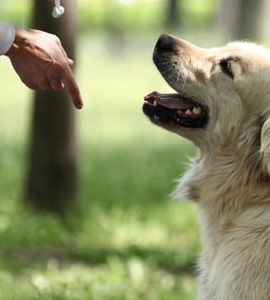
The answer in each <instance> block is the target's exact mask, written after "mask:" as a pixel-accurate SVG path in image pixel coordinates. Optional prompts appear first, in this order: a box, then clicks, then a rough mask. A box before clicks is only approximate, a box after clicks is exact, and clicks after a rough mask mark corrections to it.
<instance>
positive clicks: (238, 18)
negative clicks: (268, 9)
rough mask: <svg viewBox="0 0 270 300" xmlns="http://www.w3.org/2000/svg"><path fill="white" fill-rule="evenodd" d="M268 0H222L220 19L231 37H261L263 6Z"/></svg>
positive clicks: (253, 38) (250, 38) (249, 38)
mask: <svg viewBox="0 0 270 300" xmlns="http://www.w3.org/2000/svg"><path fill="white" fill-rule="evenodd" d="M266 1H268V0H256V1H255V0H222V1H221V6H220V20H221V26H222V28H223V29H224V28H225V30H226V32H227V34H228V35H229V38H231V39H248V40H256V39H258V38H261V33H262V32H261V29H262V28H261V26H262V22H261V20H262V18H263V6H264V3H265V2H266Z"/></svg>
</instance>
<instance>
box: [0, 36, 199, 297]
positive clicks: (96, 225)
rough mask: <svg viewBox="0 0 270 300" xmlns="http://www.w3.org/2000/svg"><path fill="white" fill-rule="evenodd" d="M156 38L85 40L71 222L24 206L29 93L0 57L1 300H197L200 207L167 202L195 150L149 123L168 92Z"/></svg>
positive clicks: (80, 67)
mask: <svg viewBox="0 0 270 300" xmlns="http://www.w3.org/2000/svg"><path fill="white" fill-rule="evenodd" d="M117 39H119V40H117ZM155 39H156V36H155V35H151V36H149V37H147V38H146V37H133V38H132V39H130V38H129V37H127V36H122V37H119V36H118V37H115V39H112V37H111V36H110V37H109V36H106V35H103V36H98V35H94V34H93V35H90V34H88V35H84V36H82V37H81V38H80V39H79V43H78V55H77V57H78V60H77V62H76V72H77V79H78V82H79V84H80V87H81V90H82V94H83V97H84V101H85V106H84V108H83V110H82V111H78V112H76V119H77V133H78V158H79V170H80V193H79V197H78V210H77V211H75V212H74V214H72V215H71V216H69V217H67V218H66V219H58V218H56V217H55V216H50V215H40V214H39V215H38V214H36V213H35V212H33V211H31V209H29V208H27V207H25V206H24V205H23V200H22V198H23V197H22V194H23V184H24V176H25V168H26V165H27V142H28V137H29V124H30V118H31V108H32V100H31V95H32V94H31V92H30V91H29V90H28V89H27V88H25V87H24V86H23V85H22V84H21V83H20V82H19V79H18V78H17V77H16V75H15V74H14V72H13V70H12V68H11V66H10V64H9V62H8V60H7V59H5V58H1V60H0V68H1V74H0V78H1V81H0V85H1V91H2V92H1V95H2V96H1V101H0V116H1V117H0V128H1V131H0V141H1V143H0V195H1V196H0V197H1V202H0V245H1V247H0V299H1V300H43V299H50V300H71V299H80V300H92V299H93V300H121V299H123V300H138V299H145V300H162V299H164V300H165V299H166V300H176V299H183V300H191V299H194V297H195V293H196V292H195V291H196V288H195V280H194V277H193V276H194V264H195V260H196V255H197V252H198V251H199V238H198V229H197V225H196V208H195V207H194V206H193V205H192V204H190V203H185V202H177V201H173V200H171V199H170V196H169V195H170V193H171V192H172V190H173V188H174V186H175V183H174V180H175V179H176V178H177V177H179V176H180V175H181V174H182V173H183V172H184V167H185V163H186V161H187V158H188V156H192V155H195V153H196V151H195V149H194V148H193V146H192V145H191V144H190V143H189V142H187V141H185V140H184V139H182V138H180V137H178V136H176V135H173V134H171V133H168V132H166V131H165V130H162V129H160V128H157V127H155V126H153V125H152V124H150V122H149V121H148V120H147V119H146V118H145V117H144V115H143V114H142V112H141V106H142V103H143V96H144V95H145V94H147V93H149V92H151V91H153V90H159V91H163V92H166V91H169V90H170V89H169V87H168V86H167V85H166V83H164V82H163V80H162V78H161V76H160V75H159V74H158V72H157V71H156V69H155V67H154V66H153V64H152V61H151V52H152V48H153V44H154V42H155ZM48 101H49V100H48Z"/></svg>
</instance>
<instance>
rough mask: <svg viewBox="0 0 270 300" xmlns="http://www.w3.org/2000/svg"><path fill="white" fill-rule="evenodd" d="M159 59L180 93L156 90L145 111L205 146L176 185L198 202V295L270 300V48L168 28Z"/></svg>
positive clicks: (219, 299)
mask: <svg viewBox="0 0 270 300" xmlns="http://www.w3.org/2000/svg"><path fill="white" fill-rule="evenodd" d="M153 60H154V63H155V64H156V66H157V68H158V70H159V71H160V73H161V74H162V76H163V77H164V79H165V80H166V81H167V83H168V84H169V85H170V86H171V87H172V88H173V89H174V90H175V91H176V93H171V94H162V93H158V92H153V93H151V94H149V95H148V96H146V97H145V103H144V105H143V111H144V113H145V114H146V115H147V116H148V117H149V118H150V120H151V121H152V122H153V123H155V124H157V125H159V126H161V127H163V128H166V129H168V130H169V131H172V132H174V133H176V134H179V135H181V136H183V137H185V138H187V139H189V140H190V141H192V142H193V143H194V144H195V145H196V146H197V147H198V148H199V152H200V154H199V157H198V158H197V159H195V160H194V161H192V162H191V164H190V168H189V170H188V171H187V172H186V174H185V175H184V176H183V177H182V179H181V180H180V181H179V184H178V187H177V189H176V192H175V194H176V195H177V196H178V197H179V198H180V197H185V198H187V199H190V200H192V201H194V202H196V203H197V204H198V207H199V209H198V210H199V212H198V215H199V225H200V231H201V240H202V253H201V256H200V260H199V270H198V274H199V275H198V299H199V300H269V299H270V52H269V51H268V50H266V49H265V48H264V47H262V46H258V45H255V44H252V43H244V42H233V43H229V44H228V45H226V46H225V47H221V48H211V49H203V48H199V47H197V46H194V45H193V44H191V43H189V42H187V41H184V40H180V39H177V38H175V37H172V36H170V35H166V34H163V35H161V36H160V38H159V40H158V41H157V43H156V46H155V50H154V54H153Z"/></svg>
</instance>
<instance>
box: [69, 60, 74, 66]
mask: <svg viewBox="0 0 270 300" xmlns="http://www.w3.org/2000/svg"><path fill="white" fill-rule="evenodd" d="M68 64H69V66H70V67H73V65H74V61H73V60H72V59H70V58H68Z"/></svg>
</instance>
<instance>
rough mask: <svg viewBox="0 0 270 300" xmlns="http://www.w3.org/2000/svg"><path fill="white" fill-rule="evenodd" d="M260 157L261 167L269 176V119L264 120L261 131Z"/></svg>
mask: <svg viewBox="0 0 270 300" xmlns="http://www.w3.org/2000/svg"><path fill="white" fill-rule="evenodd" d="M260 152H261V155H262V160H263V166H264V167H265V170H266V171H267V172H268V174H270V117H268V118H267V119H266V121H265V122H264V124H263V127H262V131H261V150H260Z"/></svg>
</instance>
